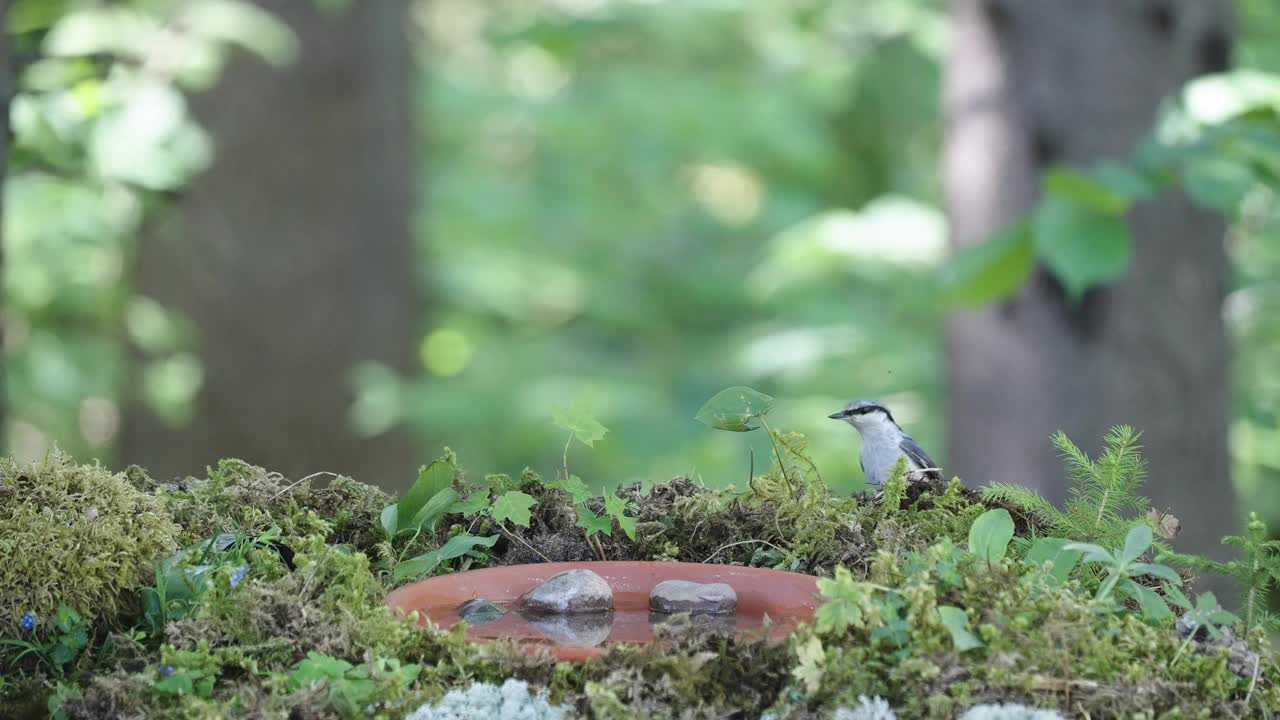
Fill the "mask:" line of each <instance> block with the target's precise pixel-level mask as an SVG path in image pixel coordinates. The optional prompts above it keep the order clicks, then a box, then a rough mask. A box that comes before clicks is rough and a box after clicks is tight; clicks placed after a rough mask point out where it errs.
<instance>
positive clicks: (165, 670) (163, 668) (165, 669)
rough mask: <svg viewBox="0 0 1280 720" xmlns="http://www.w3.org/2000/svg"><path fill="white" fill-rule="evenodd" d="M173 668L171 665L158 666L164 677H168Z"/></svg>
mask: <svg viewBox="0 0 1280 720" xmlns="http://www.w3.org/2000/svg"><path fill="white" fill-rule="evenodd" d="M175 669H176V668H174V667H173V666H172V665H161V666H160V674H161V675H163V676H165V677H169V676H170V675H172V674H173V671H174V670H175Z"/></svg>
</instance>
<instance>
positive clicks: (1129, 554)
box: [1120, 523, 1152, 565]
mask: <svg viewBox="0 0 1280 720" xmlns="http://www.w3.org/2000/svg"><path fill="white" fill-rule="evenodd" d="M1151 540H1152V537H1151V526H1150V525H1147V524H1145V523H1143V524H1140V525H1134V526H1133V527H1131V528H1129V532H1128V533H1126V534H1125V536H1124V550H1122V551H1121V552H1120V563H1121V564H1123V565H1128V564H1129V563H1131V562H1133V561H1135V560H1137V559H1138V558H1140V557H1142V553H1144V552H1146V551H1147V550H1148V549H1149V548H1150V547H1151Z"/></svg>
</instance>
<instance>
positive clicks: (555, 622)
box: [522, 612, 613, 648]
mask: <svg viewBox="0 0 1280 720" xmlns="http://www.w3.org/2000/svg"><path fill="white" fill-rule="evenodd" d="M522 617H523V618H524V619H525V620H526V621H527V622H528V623H529V624H530V625H531V626H533V627H534V628H535V629H537V631H538V632H540V633H542V634H543V635H544V636H546V638H547V639H548V640H550V641H551V642H553V643H555V644H556V645H559V646H561V647H584V648H585V647H595V646H597V645H599V644H600V643H603V642H604V641H605V640H607V639H608V638H609V633H611V632H613V613H612V612H593V613H583V614H580V615H538V614H533V613H523V614H522Z"/></svg>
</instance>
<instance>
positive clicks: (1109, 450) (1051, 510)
mask: <svg viewBox="0 0 1280 720" xmlns="http://www.w3.org/2000/svg"><path fill="white" fill-rule="evenodd" d="M1140 436H1141V434H1140V433H1138V432H1137V431H1135V430H1134V429H1133V428H1131V427H1129V426H1127V425H1121V426H1118V427H1116V428H1113V429H1112V430H1111V432H1110V433H1108V434H1107V437H1106V440H1105V445H1106V447H1105V449H1104V450H1103V451H1102V454H1101V455H1099V456H1098V459H1097V460H1092V459H1090V458H1089V456H1088V455H1086V454H1085V453H1084V451H1082V450H1081V449H1080V448H1079V447H1077V446H1076V445H1075V443H1073V442H1071V440H1070V439H1069V438H1068V437H1067V436H1066V434H1064V433H1062V432H1058V433H1057V434H1055V435H1054V436H1053V444H1054V446H1055V447H1057V448H1058V450H1059V451H1060V452H1061V453H1062V457H1063V459H1064V460H1065V461H1066V463H1067V473H1068V477H1069V479H1070V480H1071V491H1070V492H1071V496H1070V498H1068V500H1067V502H1066V505H1065V507H1064V508H1063V509H1062V510H1059V509H1058V508H1057V507H1055V506H1054V505H1053V503H1051V502H1049V501H1048V500H1046V499H1044V497H1042V496H1041V495H1040V494H1039V493H1037V492H1036V491H1034V490H1032V489H1030V488H1026V487H1022V486H1021V485H1009V484H1005V483H992V484H991V485H990V486H989V487H987V488H985V489H984V490H983V498H984V499H985V500H987V501H990V502H999V503H1004V504H1007V505H1012V506H1013V507H1015V508H1018V509H1020V510H1022V511H1024V512H1027V513H1031V514H1033V515H1036V516H1038V517H1039V518H1040V519H1041V520H1042V521H1043V522H1045V523H1046V524H1047V525H1048V526H1049V534H1050V535H1053V536H1057V537H1062V538H1066V539H1068V540H1076V541H1080V542H1091V543H1099V544H1102V545H1105V546H1114V545H1117V544H1119V543H1120V542H1121V539H1122V538H1124V536H1125V534H1126V533H1127V532H1129V530H1130V528H1132V527H1134V526H1135V525H1137V524H1145V523H1147V522H1148V521H1147V519H1146V518H1145V517H1144V514H1145V513H1146V512H1147V511H1148V510H1149V509H1150V505H1151V503H1150V501H1149V500H1147V499H1146V498H1145V497H1143V496H1142V495H1141V494H1140V492H1139V491H1140V490H1141V488H1142V484H1143V482H1144V481H1145V479H1146V472H1147V463H1146V460H1144V459H1143V457H1142V455H1141V453H1140V450H1141V446H1140V445H1138V438H1139V437H1140Z"/></svg>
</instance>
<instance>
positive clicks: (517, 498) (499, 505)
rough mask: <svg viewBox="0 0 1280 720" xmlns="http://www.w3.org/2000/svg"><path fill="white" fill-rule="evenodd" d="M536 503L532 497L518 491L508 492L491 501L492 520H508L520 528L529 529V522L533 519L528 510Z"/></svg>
mask: <svg viewBox="0 0 1280 720" xmlns="http://www.w3.org/2000/svg"><path fill="white" fill-rule="evenodd" d="M537 503H538V501H537V500H534V499H533V496H532V495H529V494H527V493H522V492H520V491H519V490H508V491H507V492H505V493H503V494H502V495H500V496H499V497H498V499H496V500H494V501H493V510H492V511H491V513H492V515H493V519H494V520H497V521H498V522H502V521H503V520H510V521H511V522H513V523H515V524H517V525H519V526H521V527H529V521H530V520H531V519H532V517H533V515H532V513H530V512H529V508H531V507H533V506H534V505H536V504H537Z"/></svg>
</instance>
